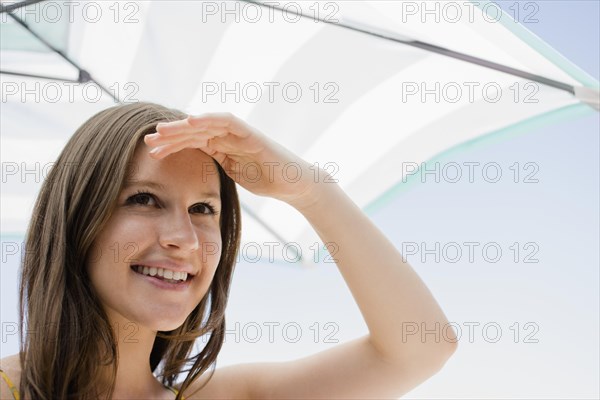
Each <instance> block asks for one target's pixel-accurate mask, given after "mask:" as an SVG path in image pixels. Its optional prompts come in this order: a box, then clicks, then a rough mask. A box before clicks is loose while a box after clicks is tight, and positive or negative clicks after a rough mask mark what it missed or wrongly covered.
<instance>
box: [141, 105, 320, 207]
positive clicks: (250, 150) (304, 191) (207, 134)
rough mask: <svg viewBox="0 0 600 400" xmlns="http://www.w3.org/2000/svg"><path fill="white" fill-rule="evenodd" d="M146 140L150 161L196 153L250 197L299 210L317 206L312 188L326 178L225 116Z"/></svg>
mask: <svg viewBox="0 0 600 400" xmlns="http://www.w3.org/2000/svg"><path fill="white" fill-rule="evenodd" d="M156 130H157V133H153V134H149V135H146V136H145V137H144V141H145V143H146V144H147V145H148V146H150V147H153V148H154V149H153V150H152V151H151V152H150V155H151V157H153V158H155V159H162V158H164V157H166V156H168V155H169V154H173V153H176V152H178V151H181V150H183V149H187V148H191V149H199V150H201V151H203V152H205V153H206V154H208V155H209V156H211V157H212V158H214V159H215V160H216V161H217V162H218V163H219V164H220V165H221V166H222V167H223V169H224V170H225V172H226V173H227V175H229V176H230V177H231V178H232V179H233V180H235V181H236V182H237V183H238V184H240V185H241V186H243V187H244V188H245V189H247V190H249V191H250V192H252V193H254V194H256V195H260V196H269V197H273V198H275V199H278V200H281V201H285V202H286V203H288V204H290V205H292V206H293V207H295V208H297V209H303V208H306V207H308V206H310V205H311V204H312V203H314V202H315V201H316V193H315V192H316V191H315V190H314V189H315V186H316V182H321V181H322V180H323V179H325V178H324V176H325V175H326V173H325V171H324V170H322V169H320V168H314V167H311V165H310V164H309V163H307V162H306V161H304V160H303V159H301V158H300V157H297V156H296V155H294V154H293V153H292V152H290V151H289V150H287V149H285V148H284V147H283V146H281V145H280V144H278V143H276V142H274V141H273V140H271V139H269V138H268V137H267V136H266V135H264V134H263V133H261V132H260V131H258V130H257V129H255V128H253V127H251V126H250V125H248V124H246V123H245V122H244V121H242V120H241V119H239V118H237V117H235V116H234V115H232V114H229V113H209V114H203V115H200V116H189V117H188V118H186V119H183V120H179V121H174V122H167V123H159V124H158V125H157V127H156Z"/></svg>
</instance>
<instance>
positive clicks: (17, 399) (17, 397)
mask: <svg viewBox="0 0 600 400" xmlns="http://www.w3.org/2000/svg"><path fill="white" fill-rule="evenodd" d="M0 376H2V378H3V379H4V381H5V382H6V384H7V385H8V389H9V390H10V391H11V393H12V395H13V397H14V399H15V400H20V399H21V396H20V395H19V391H18V390H17V388H16V387H15V385H14V384H13V383H12V381H11V380H10V378H9V377H8V376H6V374H5V373H4V371H2V370H1V369H0ZM166 388H167V389H169V390H170V391H172V392H173V393H175V395H178V394H179V391H178V390H177V389H175V388H172V387H170V386H166ZM182 398H183V397H182ZM183 400H185V398H183Z"/></svg>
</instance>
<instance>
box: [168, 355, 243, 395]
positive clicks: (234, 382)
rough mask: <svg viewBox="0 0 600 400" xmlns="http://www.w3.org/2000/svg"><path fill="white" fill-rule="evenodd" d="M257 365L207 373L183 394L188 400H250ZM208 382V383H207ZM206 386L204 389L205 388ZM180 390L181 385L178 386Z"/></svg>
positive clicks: (220, 369)
mask: <svg viewBox="0 0 600 400" xmlns="http://www.w3.org/2000/svg"><path fill="white" fill-rule="evenodd" d="M254 367H255V364H236V365H229V366H225V367H220V368H217V369H215V371H214V373H213V374H212V377H211V378H210V380H209V377H210V376H211V371H208V372H205V373H204V374H203V375H202V376H201V377H200V378H198V380H196V381H195V382H194V383H192V385H191V387H190V388H189V389H188V390H186V391H185V393H183V395H184V396H185V398H186V399H188V400H204V399H238V400H239V399H249V398H252V393H250V385H249V382H250V381H251V380H252V376H253V370H254ZM206 381H208V383H206ZM203 386H204V387H203ZM176 387H177V389H179V387H180V386H179V385H177V386H176Z"/></svg>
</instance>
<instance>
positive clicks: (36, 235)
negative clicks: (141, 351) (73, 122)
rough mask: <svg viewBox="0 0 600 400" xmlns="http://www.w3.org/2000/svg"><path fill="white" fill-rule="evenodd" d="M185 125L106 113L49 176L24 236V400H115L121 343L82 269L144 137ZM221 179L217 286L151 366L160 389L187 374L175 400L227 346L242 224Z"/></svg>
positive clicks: (124, 111)
mask: <svg viewBox="0 0 600 400" xmlns="http://www.w3.org/2000/svg"><path fill="white" fill-rule="evenodd" d="M185 117H186V114H184V113H182V112H180V111H177V110H172V109H169V108H165V107H163V106H160V105H157V104H153V103H135V104H127V105H120V106H115V107H111V108H109V109H106V110H103V111H101V112H99V113H98V114H96V115H94V116H93V117H91V118H90V119H89V120H87V121H86V122H85V123H84V124H83V125H82V126H81V127H80V128H79V129H78V130H77V131H76V132H75V134H74V135H73V136H72V137H71V138H70V140H69V141H68V143H67V144H66V146H65V148H64V149H63V151H62V152H61V154H60V155H59V157H58V159H57V161H56V163H55V164H54V166H53V167H52V169H51V170H50V173H49V174H48V176H47V178H46V180H45V181H44V183H43V185H42V188H41V191H40V193H39V196H38V198H37V201H36V203H35V206H34V209H33V214H32V218H31V221H30V223H29V226H28V229H27V232H26V236H25V254H24V257H23V264H22V271H21V281H20V292H19V323H20V328H21V336H20V339H21V341H20V343H21V348H20V350H21V353H20V355H21V366H22V370H21V382H20V392H21V394H22V396H27V397H28V398H35V399H58V398H60V399H71V398H77V399H91V398H98V397H99V395H100V394H104V393H106V392H108V397H109V398H110V397H111V396H112V393H113V388H114V383H115V379H116V373H117V366H116V363H117V357H118V354H117V347H116V340H115V336H114V333H113V331H112V329H111V325H110V322H109V320H108V318H107V315H106V314H105V312H104V310H103V308H102V305H101V303H100V301H99V298H98V296H97V295H96V294H95V292H94V290H93V288H92V286H91V283H90V279H89V276H88V273H87V271H86V268H85V264H86V261H87V260H88V257H89V256H90V248H91V245H92V243H93V242H94V240H95V238H96V237H97V236H98V234H99V233H100V232H101V231H102V229H103V227H104V225H105V223H106V222H107V221H108V219H109V218H110V216H111V214H112V211H113V208H114V206H115V204H116V201H117V198H118V196H119V193H120V192H121V190H122V187H123V184H124V181H125V179H126V175H127V173H128V170H129V168H128V167H129V166H130V164H131V160H132V159H133V154H134V152H135V149H136V147H137V146H138V145H139V144H140V143H142V142H143V137H144V135H146V134H149V133H153V132H155V131H156V124H157V123H158V122H163V121H174V120H178V119H182V118H185ZM215 164H216V163H215ZM217 169H218V171H219V179H220V184H221V203H222V211H221V217H220V218H221V220H220V228H221V238H222V246H223V247H222V253H221V259H220V261H219V264H218V267H217V270H216V272H215V276H214V278H213V281H212V282H211V285H210V288H209V290H208V292H207V294H206V296H204V298H203V299H202V301H201V302H200V303H199V304H198V305H197V307H196V308H195V309H194V310H193V311H192V313H191V314H190V315H189V316H188V317H187V319H186V320H185V322H184V323H183V324H182V325H181V326H180V327H179V328H177V329H175V330H173V331H169V332H158V334H157V336H156V339H155V342H154V345H153V348H152V352H151V356H150V366H151V370H152V371H153V372H155V373H156V374H157V375H158V376H160V377H161V381H162V383H163V384H166V385H169V386H172V385H173V383H174V382H175V380H176V379H177V378H178V376H179V374H181V373H183V372H187V375H186V378H185V380H184V381H183V383H182V386H181V390H180V394H179V395H178V396H177V400H179V399H181V395H182V394H183V392H184V391H185V389H186V388H188V387H189V386H190V384H191V383H192V382H193V381H194V380H195V379H197V378H198V377H199V376H200V375H201V374H202V373H203V372H205V371H206V370H207V369H208V368H209V367H210V366H211V365H213V364H215V366H216V358H217V355H218V353H219V351H220V349H221V347H222V345H223V341H224V337H225V308H226V305H227V299H228V295H229V289H230V283H231V278H232V274H233V270H234V267H235V260H236V256H237V252H238V250H239V243H240V230H241V220H240V206H239V200H238V195H237V190H236V186H235V182H234V181H233V180H232V179H231V178H230V177H228V176H227V175H226V173H225V172H224V170H223V169H222V168H221V166H220V165H218V164H217ZM90 204H93V207H91V206H90ZM203 335H209V339H208V342H207V343H206V345H205V346H204V348H203V349H202V350H201V351H200V352H199V353H198V354H195V355H191V353H192V349H193V345H194V343H195V339H197V338H198V337H200V336H203ZM159 364H160V365H162V368H161V369H157V368H158V367H159ZM101 365H109V366H112V384H111V385H110V387H108V388H99V387H98V382H97V381H96V377H97V376H98V375H99V374H98V372H99V369H100V366H101ZM190 365H191V366H190ZM186 366H187V367H186ZM159 371H162V372H161V373H159ZM213 372H214V368H213ZM211 377H212V375H211Z"/></svg>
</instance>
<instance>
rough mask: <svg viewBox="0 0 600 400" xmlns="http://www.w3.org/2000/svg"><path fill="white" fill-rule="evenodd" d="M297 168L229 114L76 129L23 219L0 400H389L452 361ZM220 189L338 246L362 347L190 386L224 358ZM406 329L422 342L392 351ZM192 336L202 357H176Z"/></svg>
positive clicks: (437, 316)
mask: <svg viewBox="0 0 600 400" xmlns="http://www.w3.org/2000/svg"><path fill="white" fill-rule="evenodd" d="M359 140H366V139H359ZM291 162H295V163H298V164H299V165H301V166H302V168H303V169H304V171H303V172H305V173H302V175H301V176H302V178H301V179H300V180H299V181H296V180H294V182H293V183H292V182H291V181H286V180H285V179H284V176H283V175H282V168H284V167H285V165H286V164H287V163H291ZM247 163H253V165H255V166H256V165H258V166H260V168H263V170H262V171H261V172H262V174H261V175H260V176H261V179H260V180H258V181H257V180H256V179H255V178H256V175H255V174H253V176H252V179H245V177H244V176H243V174H241V173H239V171H244V168H243V166H244V165H245V164H247ZM310 167H311V166H310V165H309V164H308V163H307V162H306V161H304V160H302V159H300V158H298V157H297V156H295V155H294V154H292V153H291V152H289V151H288V150H286V149H284V148H283V147H282V146H280V145H278V144H277V143H275V142H273V141H272V140H270V139H269V138H268V137H266V136H265V135H264V134H262V133H261V132H259V131H257V130H256V129H254V128H252V127H251V126H249V125H247V124H246V123H245V122H243V121H242V120H240V119H238V118H236V117H234V116H232V115H230V114H205V115H200V116H187V115H185V114H183V113H181V112H179V111H175V110H171V109H167V108H164V107H162V106H159V105H156V104H151V103H136V104H129V105H124V106H116V107H112V108H110V109H107V110H104V111H102V112H100V113H98V114H97V115H95V116H93V117H92V118H90V119H89V120H88V121H87V122H85V123H84V124H83V125H82V126H81V127H80V128H79V129H78V130H77V132H76V133H75V134H74V135H73V137H72V138H71V139H70V140H69V142H68V143H67V145H66V147H65V148H64V150H63V151H62V153H61V154H60V156H59V158H58V160H57V163H56V165H55V166H54V167H53V168H52V170H51V172H50V174H49V176H48V178H47V179H46V181H45V182H44V185H43V187H42V189H41V192H40V194H39V197H38V199H37V202H36V204H35V208H34V211H33V216H32V219H31V222H30V225H29V228H28V231H27V235H26V242H25V248H26V252H25V257H24V262H23V270H22V280H21V287H20V315H21V318H20V319H21V321H20V322H21V351H20V353H19V354H18V355H14V356H11V357H7V358H5V359H3V360H1V368H2V369H3V371H4V372H3V374H4V375H3V378H5V379H4V380H5V381H6V382H2V384H1V385H0V386H1V387H2V392H1V394H2V396H1V397H2V399H4V398H13V397H15V398H16V397H18V396H19V394H20V396H21V397H22V398H27V399H29V398H34V399H58V398H60V399H66V398H77V399H96V398H113V399H172V398H176V399H184V398H185V399H188V400H191V399H208V398H211V399H215V398H223V399H225V398H227V399H233V398H382V397H399V396H401V395H402V394H404V393H406V392H408V391H410V390H411V389H412V388H414V387H416V386H417V385H418V384H420V383H421V382H423V381H425V380H426V379H427V378H429V377H430V376H432V375H433V374H435V373H436V372H437V371H439V370H440V368H441V367H442V366H443V365H444V364H445V362H446V361H447V360H448V358H449V357H450V355H451V354H452V353H453V352H454V351H455V349H456V346H457V344H456V336H455V334H454V331H453V329H452V328H451V327H449V326H448V325H447V324H448V321H447V319H446V317H445V316H444V313H443V312H442V310H441V309H440V307H439V306H438V304H437V303H436V301H435V299H434V298H433V297H432V295H431V293H430V292H429V290H428V289H427V287H426V286H425V285H424V284H423V282H422V281H421V280H420V278H419V277H418V276H417V275H416V274H415V272H414V271H413V270H412V269H411V267H410V266H409V265H408V264H406V263H405V262H404V261H403V259H402V256H401V255H400V254H399V253H398V251H397V250H396V249H395V248H394V246H393V245H392V244H391V243H390V242H389V241H388V240H387V239H386V238H385V237H384V236H383V234H382V233H381V232H380V231H379V230H378V229H377V228H376V227H375V226H374V225H373V224H372V223H371V222H370V220H369V219H368V218H367V217H366V216H365V215H364V214H363V213H362V212H361V210H360V209H359V208H358V207H357V206H356V205H355V204H354V203H353V202H352V201H351V200H350V199H349V198H348V197H347V196H346V195H345V193H344V192H343V191H342V190H341V189H340V187H339V186H338V185H337V184H334V183H330V182H327V181H326V179H324V178H326V173H325V171H323V170H320V171H319V173H320V174H321V177H320V179H314V171H313V170H312V169H311V170H309V168H310ZM273 168H274V170H273ZM235 183H238V184H239V185H241V186H243V187H244V188H246V189H247V190H249V191H251V192H253V193H254V194H257V195H261V196H270V197H273V198H275V199H279V200H281V201H284V202H286V203H288V204H289V205H290V206H292V207H294V208H296V209H297V210H298V211H299V212H300V213H302V214H303V215H304V216H305V217H306V218H307V220H308V221H309V222H310V223H311V225H312V226H313V228H314V229H315V230H316V232H317V233H318V234H319V236H320V237H321V239H322V240H323V242H335V243H336V244H337V246H338V251H337V252H336V254H335V259H336V263H337V266H338V268H339V270H340V272H341V274H342V276H343V278H344V279H345V281H346V282H347V284H348V286H349V289H350V291H351V293H352V295H353V296H354V299H355V300H356V301H357V303H358V306H359V308H360V310H361V312H362V315H363V317H364V319H365V322H366V323H367V326H368V328H369V334H368V335H366V336H364V337H362V338H359V339H356V340H353V341H350V342H348V343H344V344H341V345H338V346H336V347H333V348H331V349H329V350H327V351H323V352H321V353H317V354H314V355H311V356H308V357H305V358H303V359H299V360H294V361H289V362H283V363H257V364H241V365H235V366H229V367H225V368H219V369H212V370H211V371H210V372H208V373H206V374H205V372H206V371H208V369H209V367H211V366H212V367H214V365H215V362H216V359H217V355H218V353H219V350H220V349H221V346H222V344H223V341H224V335H225V317H224V315H225V308H226V304H227V297H228V293H229V287H230V282H231V277H232V274H233V270H234V263H235V259H236V255H237V251H238V248H239V241H240V224H241V222H240V208H239V202H238V197H237V192H236V185H235ZM333 205H335V206H333ZM341 221H343V223H341ZM347 226H352V227H353V228H352V229H351V230H349V229H347V228H346V227H347ZM408 325H410V326H411V328H412V327H414V326H418V327H421V329H427V330H428V332H430V333H428V334H427V335H423V336H422V335H421V334H420V333H421V332H419V334H416V335H407V334H406V332H403V329H407V326H408ZM448 327H449V328H450V329H445V328H448ZM433 329H437V330H438V331H439V332H438V334H437V335H435V334H431V331H432V330H433ZM202 335H209V336H210V339H209V340H208V342H207V344H206V345H205V346H204V348H203V349H202V350H201V352H200V353H199V354H192V353H191V352H192V348H193V347H192V346H193V344H194V340H195V339H196V338H198V337H199V336H202ZM440 337H442V340H440ZM180 374H182V375H181V377H185V380H184V381H183V382H182V383H181V384H175V383H174V382H175V381H176V380H177V378H178V377H179V376H180ZM10 383H12V385H13V386H14V388H13V389H14V390H11V389H10V388H9V385H10ZM17 388H18V390H17Z"/></svg>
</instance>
